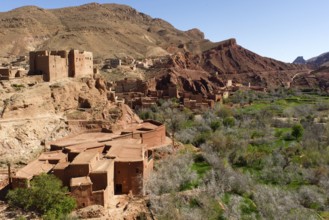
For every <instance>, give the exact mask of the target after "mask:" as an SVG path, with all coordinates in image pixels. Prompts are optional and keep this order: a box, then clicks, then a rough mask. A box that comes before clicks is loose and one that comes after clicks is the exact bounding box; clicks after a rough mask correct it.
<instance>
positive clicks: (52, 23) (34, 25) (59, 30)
mask: <svg viewBox="0 0 329 220" xmlns="http://www.w3.org/2000/svg"><path fill="white" fill-rule="evenodd" d="M0 39H1V41H0V47H1V48H2V50H1V51H0V56H7V55H24V54H26V53H27V52H28V51H30V50H37V49H54V50H58V49H71V48H76V49H80V50H88V51H93V52H94V55H95V56H96V57H103V58H105V57H115V56H118V57H124V56H127V55H132V56H134V57H145V56H150V55H151V56H159V55H166V54H167V53H168V52H170V53H173V52H176V51H180V50H187V51H193V52H201V51H203V50H205V49H208V48H210V47H212V46H213V45H214V43H212V42H210V41H208V40H205V39H204V34H203V33H202V32H201V31H199V30H197V29H192V30H189V31H180V30H177V29H175V28H174V27H173V26H172V25H171V24H169V23H167V22H166V21H164V20H161V19H156V18H151V17H150V16H148V15H145V14H143V13H140V12H138V11H136V10H135V9H133V8H131V7H128V6H124V5H117V4H97V3H91V4H87V5H82V6H79V7H70V8H62V9H53V10H45V9H42V8H38V7H34V6H28V7H22V8H17V9H15V10H12V11H9V12H3V13H0Z"/></svg>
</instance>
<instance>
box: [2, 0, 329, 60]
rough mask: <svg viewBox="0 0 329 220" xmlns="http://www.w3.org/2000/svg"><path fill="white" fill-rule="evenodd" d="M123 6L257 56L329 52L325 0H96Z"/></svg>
mask: <svg viewBox="0 0 329 220" xmlns="http://www.w3.org/2000/svg"><path fill="white" fill-rule="evenodd" d="M89 2H91V1H85V0H56V1H45V0H34V1H33V0H30V1H27V0H10V1H2V3H1V4H0V11H8V10H11V9H13V8H17V7H21V6H25V5H36V6H39V7H42V8H60V7H66V6H75V5H81V4H86V3H89ZM95 2H99V3H118V4H126V5H129V6H131V7H133V8H135V9H137V10H138V11H140V12H143V13H145V14H148V15H150V16H152V17H156V18H162V19H164V20H166V21H168V22H169V23H171V24H172V25H174V26H175V27H176V28H178V29H180V30H188V29H191V28H194V27H196V28H199V29H200V30H201V31H203V32H204V33H205V36H206V38H208V39H210V40H211V41H221V40H225V39H227V38H231V37H234V38H236V39H237V42H238V44H239V45H241V46H243V47H245V48H247V49H249V50H251V51H254V52H256V53H258V54H260V55H262V56H267V57H272V58H275V59H278V60H282V61H286V62H292V61H293V60H294V59H295V58H296V57H297V56H304V58H305V59H308V58H311V57H313V56H317V55H320V54H321V53H324V52H329V42H328V36H329V13H328V9H329V1H328V0H313V1H311V0H274V1H270V0H269V1H266V0H226V1H224V0H204V1H199V0H198V1H197V0H153V1H151V0H122V1H95Z"/></svg>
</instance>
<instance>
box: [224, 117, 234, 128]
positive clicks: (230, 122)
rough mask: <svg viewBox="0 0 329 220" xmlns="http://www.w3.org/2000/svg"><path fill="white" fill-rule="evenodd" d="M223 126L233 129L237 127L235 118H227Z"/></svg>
mask: <svg viewBox="0 0 329 220" xmlns="http://www.w3.org/2000/svg"><path fill="white" fill-rule="evenodd" d="M223 124H224V126H225V127H233V126H234V125H235V118H234V117H227V118H225V119H224V120H223Z"/></svg>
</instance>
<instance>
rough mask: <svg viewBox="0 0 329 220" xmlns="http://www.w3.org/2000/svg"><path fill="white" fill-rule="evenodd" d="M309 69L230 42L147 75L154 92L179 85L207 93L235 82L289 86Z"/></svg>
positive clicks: (172, 60)
mask: <svg viewBox="0 0 329 220" xmlns="http://www.w3.org/2000/svg"><path fill="white" fill-rule="evenodd" d="M306 72H308V70H307V68H306V66H300V65H294V64H288V63H283V62H280V61H277V60H274V59H270V58H266V57H262V56H260V55H257V54H255V53H253V52H251V51H249V50H247V49H245V48H243V47H241V46H239V45H238V44H237V43H236V40H235V39H229V40H226V41H223V42H220V43H218V45H217V46H216V47H214V48H212V49H209V50H206V51H204V52H203V53H202V54H198V55H193V54H192V53H178V54H175V55H173V56H170V57H169V59H168V61H167V62H166V63H165V64H161V65H158V66H156V67H155V68H153V69H151V70H150V71H149V72H148V78H149V85H150V88H151V89H156V88H157V89H165V88H167V87H168V86H169V85H172V84H175V85H178V88H179V89H180V90H184V91H190V92H193V93H202V94H204V95H205V94H207V93H211V92H212V91H214V90H216V89H218V88H219V87H222V86H224V85H225V84H226V81H227V80H228V79H231V80H233V83H239V84H244V85H248V84H249V83H250V84H251V85H252V86H261V87H266V88H277V87H282V86H286V85H287V83H288V82H290V81H291V80H292V78H293V77H294V76H295V75H296V74H299V73H306Z"/></svg>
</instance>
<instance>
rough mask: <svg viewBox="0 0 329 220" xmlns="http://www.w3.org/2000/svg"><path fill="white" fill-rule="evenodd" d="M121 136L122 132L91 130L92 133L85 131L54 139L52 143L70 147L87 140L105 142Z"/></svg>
mask: <svg viewBox="0 0 329 220" xmlns="http://www.w3.org/2000/svg"><path fill="white" fill-rule="evenodd" d="M118 136H120V134H115V133H104V132H91V133H83V134H78V135H76V136H72V137H66V138H63V139H60V140H58V141H53V142H51V143H50V145H54V146H58V147H62V148H64V147H68V146H72V145H78V144H83V143H86V142H104V141H110V140H112V139H113V138H115V137H118Z"/></svg>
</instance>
